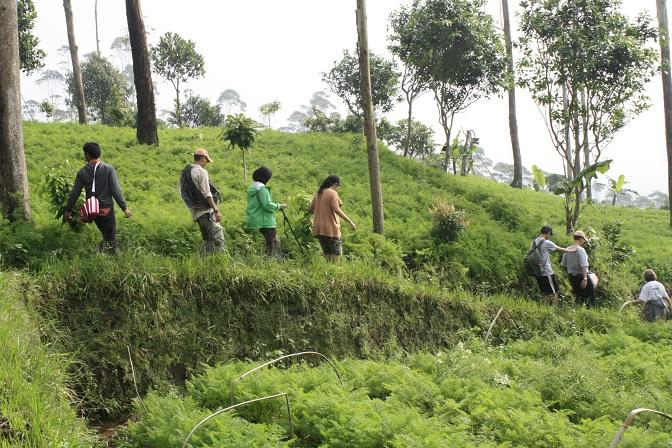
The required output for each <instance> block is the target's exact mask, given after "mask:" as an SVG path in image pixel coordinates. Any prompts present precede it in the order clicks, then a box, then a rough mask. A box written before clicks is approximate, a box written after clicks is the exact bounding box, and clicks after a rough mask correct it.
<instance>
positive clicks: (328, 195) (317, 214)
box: [310, 174, 357, 262]
mask: <svg viewBox="0 0 672 448" xmlns="http://www.w3.org/2000/svg"><path fill="white" fill-rule="evenodd" d="M340 185H341V181H340V179H339V177H338V176H336V175H333V174H332V175H330V176H328V177H327V178H326V179H324V182H322V185H320V188H319V190H317V193H315V196H314V197H313V200H312V202H311V203H310V212H311V213H312V214H313V235H314V236H315V237H316V238H317V239H318V241H319V242H320V246H321V247H322V252H323V253H324V258H325V259H326V260H327V261H330V262H337V261H338V260H339V258H340V256H341V254H342V253H343V242H342V240H341V221H340V218H343V219H345V220H346V221H347V222H348V224H350V228H352V230H356V229H357V226H355V223H354V222H353V221H352V219H350V218H348V215H346V214H345V213H344V212H343V210H341V206H342V205H343V203H342V202H341V199H340V198H339V197H338V192H337V191H336V190H337V189H338V187H339V186H340Z"/></svg>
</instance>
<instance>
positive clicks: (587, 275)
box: [528, 226, 672, 321]
mask: <svg viewBox="0 0 672 448" xmlns="http://www.w3.org/2000/svg"><path fill="white" fill-rule="evenodd" d="M552 236H553V229H552V228H551V227H549V226H543V227H542V228H541V231H540V233H539V236H538V237H536V238H535V239H534V240H533V241H532V244H531V246H530V251H529V252H528V256H529V255H530V254H532V253H533V252H535V251H538V252H539V257H538V258H537V259H538V260H539V262H540V267H539V272H540V274H539V275H537V276H536V280H537V284H538V286H539V291H540V292H541V293H542V294H543V295H544V297H545V298H546V301H547V302H548V303H552V304H554V305H557V304H558V302H559V293H560V289H559V286H558V280H557V278H556V276H555V273H554V272H553V266H552V264H551V257H550V253H551V252H555V251H557V252H561V253H562V260H561V261H560V265H561V266H563V267H564V268H565V269H566V270H567V276H568V278H569V283H570V284H571V285H572V293H573V294H574V297H575V298H576V302H577V303H578V304H581V305H586V306H587V307H589V308H591V307H594V306H596V305H597V302H596V300H595V287H596V286H597V281H598V279H597V275H595V274H594V273H593V272H591V271H590V263H589V261H588V254H587V252H586V250H585V248H584V245H585V244H586V234H585V233H584V232H583V231H581V230H577V231H575V232H574V233H573V235H572V238H573V241H574V242H573V244H572V245H571V246H569V247H566V248H563V247H560V246H558V245H557V244H555V243H554V242H553V241H551V239H550V238H551V237H552ZM643 276H644V281H645V282H646V283H645V284H644V286H643V287H642V289H641V291H640V293H639V297H638V298H637V300H634V301H633V302H635V303H640V304H643V305H644V317H645V318H646V319H647V320H649V321H653V320H656V319H661V318H667V317H668V316H669V315H670V313H671V312H672V302H671V301H670V298H669V296H668V294H667V291H666V290H665V286H663V284H662V283H660V282H659V281H658V277H657V275H656V273H655V272H654V271H653V270H652V269H647V270H645V271H644V274H643Z"/></svg>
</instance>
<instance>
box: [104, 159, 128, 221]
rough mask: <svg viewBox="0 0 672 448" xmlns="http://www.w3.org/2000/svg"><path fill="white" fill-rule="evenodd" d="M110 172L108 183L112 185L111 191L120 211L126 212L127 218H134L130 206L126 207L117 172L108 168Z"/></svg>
mask: <svg viewBox="0 0 672 448" xmlns="http://www.w3.org/2000/svg"><path fill="white" fill-rule="evenodd" d="M108 169H109V170H110V172H109V174H108V178H107V182H108V183H109V185H110V191H111V192H112V197H113V198H114V200H115V202H116V203H117V205H118V206H119V208H120V209H122V210H123V211H124V215H126V217H127V218H130V217H131V216H133V213H132V212H131V211H130V210H129V208H128V205H126V199H124V194H123V193H122V192H121V185H119V178H118V177H117V172H116V170H115V169H114V168H113V167H112V166H108Z"/></svg>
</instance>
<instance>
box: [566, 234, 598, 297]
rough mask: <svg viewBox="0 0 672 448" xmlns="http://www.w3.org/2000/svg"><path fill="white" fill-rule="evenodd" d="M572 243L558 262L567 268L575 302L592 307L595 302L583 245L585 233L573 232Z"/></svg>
mask: <svg viewBox="0 0 672 448" xmlns="http://www.w3.org/2000/svg"><path fill="white" fill-rule="evenodd" d="M573 238H574V244H573V245H572V246H570V248H574V249H575V250H573V251H568V252H567V253H565V254H564V255H563V256H562V261H560V264H561V265H562V266H564V267H565V269H567V275H568V276H569V282H570V283H571V284H572V292H573V293H574V297H576V302H577V303H580V304H583V305H586V306H588V307H589V308H590V307H594V306H595V305H596V303H595V284H594V282H593V278H591V275H590V271H589V270H588V266H589V263H588V254H587V253H586V249H584V248H583V245H584V244H586V234H585V233H583V232H582V231H580V230H577V231H576V232H574V235H573Z"/></svg>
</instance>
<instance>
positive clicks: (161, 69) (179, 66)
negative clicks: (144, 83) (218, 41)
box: [151, 32, 205, 127]
mask: <svg viewBox="0 0 672 448" xmlns="http://www.w3.org/2000/svg"><path fill="white" fill-rule="evenodd" d="M151 55H152V67H154V71H155V72H156V73H157V74H158V75H159V76H161V77H163V78H165V79H167V80H168V81H170V83H171V84H172V85H173V88H175V118H176V121H177V125H178V127H182V126H183V124H184V123H183V121H182V107H181V105H180V84H181V83H185V82H187V81H189V80H190V79H192V78H200V77H201V76H203V75H205V60H204V59H203V56H202V55H201V54H200V53H198V52H197V51H196V44H194V42H193V41H191V40H189V39H184V38H183V37H182V36H180V35H179V34H177V33H171V32H168V33H166V34H164V35H163V36H161V38H160V39H159V43H158V45H157V46H155V47H153V48H152V49H151Z"/></svg>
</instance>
